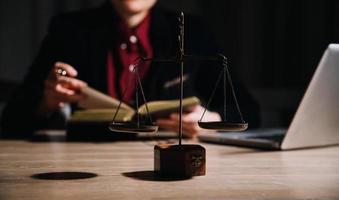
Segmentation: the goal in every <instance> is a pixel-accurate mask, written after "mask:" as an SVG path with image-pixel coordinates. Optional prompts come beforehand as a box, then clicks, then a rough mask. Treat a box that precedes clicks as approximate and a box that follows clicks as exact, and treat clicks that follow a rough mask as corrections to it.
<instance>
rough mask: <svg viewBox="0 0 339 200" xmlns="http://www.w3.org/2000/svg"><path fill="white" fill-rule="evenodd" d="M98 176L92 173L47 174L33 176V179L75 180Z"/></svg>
mask: <svg viewBox="0 0 339 200" xmlns="http://www.w3.org/2000/svg"><path fill="white" fill-rule="evenodd" d="M97 176H98V175H97V174H94V173H90V172H47V173H40V174H33V175H32V176H31V178H33V179H42V180H75V179H88V178H94V177H97Z"/></svg>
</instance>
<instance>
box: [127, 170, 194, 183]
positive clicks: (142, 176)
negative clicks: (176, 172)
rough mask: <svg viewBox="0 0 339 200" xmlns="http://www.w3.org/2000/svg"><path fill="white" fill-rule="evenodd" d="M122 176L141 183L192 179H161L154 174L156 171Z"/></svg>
mask: <svg viewBox="0 0 339 200" xmlns="http://www.w3.org/2000/svg"><path fill="white" fill-rule="evenodd" d="M121 174H122V175H123V176H125V177H129V178H132V179H134V180H141V181H159V182H162V181H163V182H168V181H184V180H188V179H191V177H160V176H157V175H156V174H155V173H154V171H135V172H124V173H121Z"/></svg>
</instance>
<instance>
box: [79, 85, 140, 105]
mask: <svg viewBox="0 0 339 200" xmlns="http://www.w3.org/2000/svg"><path fill="white" fill-rule="evenodd" d="M81 92H82V93H83V94H85V95H86V99H84V100H82V101H80V102H79V107H81V108H86V109H93V108H117V107H118V105H119V103H120V101H119V100H117V99H115V98H112V97H110V96H108V95H106V94H104V93H102V92H100V91H98V90H95V89H93V88H91V87H85V88H83V89H82V90H81ZM121 108H122V109H126V110H134V109H133V108H131V107H130V106H128V105H127V104H125V103H122V104H121Z"/></svg>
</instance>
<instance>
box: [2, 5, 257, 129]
mask: <svg viewBox="0 0 339 200" xmlns="http://www.w3.org/2000/svg"><path fill="white" fill-rule="evenodd" d="M115 18H116V15H115V14H114V9H113V8H112V5H111V4H110V3H108V2H106V3H105V4H104V5H103V6H101V7H99V8H94V9H91V10H86V11H80V12H73V13H68V14H63V15H60V16H57V17H55V18H54V19H53V20H52V22H51V24H50V27H49V30H48V33H47V36H46V37H45V39H44V41H43V43H42V46H41V49H40V51H39V53H38V55H37V57H36V58H35V60H34V62H33V64H32V66H31V67H30V70H29V72H28V74H27V75H26V77H25V79H24V82H23V84H22V86H21V87H20V89H19V90H18V91H17V92H16V93H15V95H14V96H13V97H12V99H11V100H10V102H8V104H7V106H6V108H5V109H4V112H3V118H2V128H3V131H5V132H8V133H10V134H14V133H19V134H28V133H31V132H32V131H34V130H36V129H39V128H46V127H48V124H49V123H50V121H51V118H53V116H46V117H45V118H43V119H42V118H37V117H36V115H35V113H36V110H37V107H38V105H39V103H40V101H41V99H42V96H43V87H44V80H45V79H46V78H47V75H48V73H49V72H50V70H51V67H52V66H53V64H54V63H55V62H57V61H62V62H65V63H69V64H70V65H72V66H74V67H75V68H76V70H77V71H78V78H79V79H82V80H84V81H86V82H87V83H88V84H89V85H90V86H92V87H94V88H96V89H98V90H100V91H102V92H107V86H106V84H107V80H106V56H107V51H108V50H109V49H110V48H111V47H112V45H114V35H115V34H116V33H115V31H116V30H114V29H113V28H112V27H113V26H112V22H113V21H114V20H115ZM177 25H178V22H177V14H176V13H171V12H168V11H165V10H162V9H161V8H159V7H158V6H157V5H156V6H155V7H154V8H153V9H152V11H151V30H150V39H151V44H152V47H153V51H154V56H155V57H166V56H174V55H176V52H177V49H178V40H177V37H178V36H177V35H178V28H177ZM206 32H207V31H206V28H205V27H204V26H203V25H202V24H201V22H199V21H197V20H196V19H194V18H192V17H186V19H185V52H186V53H187V54H196V55H216V54H217V53H219V51H218V49H217V48H216V46H215V45H214V43H213V39H212V37H211V36H210V35H208V34H207V33H206ZM179 69H180V68H179V66H178V64H173V63H171V64H169V63H161V64H159V63H152V64H151V66H150V70H149V73H148V74H147V76H146V77H144V80H143V87H144V90H145V94H146V96H147V100H156V99H174V98H178V97H179V90H178V85H175V86H172V87H166V85H168V84H166V83H167V82H169V81H171V80H174V79H176V78H178V76H179ZM220 69H221V65H218V64H216V63H213V62H202V63H197V62H190V63H186V64H185V72H184V73H185V74H186V75H187V76H188V79H187V80H186V81H185V85H184V96H192V95H195V96H198V97H200V98H201V99H202V101H203V102H206V101H207V99H208V98H209V96H210V94H211V90H212V88H213V86H214V84H215V81H216V79H217V76H218V74H219V73H220ZM233 76H234V75H233ZM233 79H234V80H233V81H234V85H235V89H236V94H237V96H238V100H239V103H240V107H241V110H242V112H243V115H244V118H245V120H247V121H248V122H249V124H250V127H256V126H257V125H258V124H259V108H258V104H257V103H255V101H254V100H253V98H252V97H251V96H250V94H249V93H248V91H247V90H246V89H245V88H244V87H243V86H242V84H241V83H240V82H239V81H238V80H237V78H236V77H235V76H234V77H233ZM222 91H223V90H222V85H220V86H219V88H218V90H217V92H216V96H215V97H214V99H213V101H212V103H211V107H210V108H209V109H210V110H215V111H218V112H220V113H221V114H222V110H223V109H222V105H223V104H222V102H223V95H222ZM228 91H229V90H228ZM231 97H232V96H231V95H230V93H229V94H228V99H232V98H231ZM228 102H229V105H228V107H227V109H228V110H227V113H228V116H229V117H228V119H230V120H234V121H236V120H238V119H239V117H238V115H237V114H236V112H235V105H234V104H233V103H234V102H233V103H232V101H228Z"/></svg>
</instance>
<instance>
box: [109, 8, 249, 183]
mask: <svg viewBox="0 0 339 200" xmlns="http://www.w3.org/2000/svg"><path fill="white" fill-rule="evenodd" d="M178 20H179V36H178V40H179V51H178V54H177V56H176V57H174V58H144V57H139V58H137V59H136V60H135V61H134V63H133V67H134V68H133V72H134V76H135V79H134V80H135V85H136V89H135V98H136V108H138V106H139V105H138V104H139V99H138V98H139V97H138V96H139V89H140V92H141V96H142V98H143V101H144V103H145V107H146V112H147V118H148V119H149V124H145V123H142V122H141V121H140V117H139V113H138V111H137V114H136V122H116V121H115V118H116V116H117V114H118V112H119V110H120V107H121V103H122V101H120V103H119V105H118V108H117V110H116V112H115V114H114V117H113V121H112V123H111V124H110V125H109V129H110V130H111V131H113V132H120V133H121V132H125V133H155V132H157V131H158V126H157V125H155V124H154V123H153V121H152V118H151V115H150V113H149V109H148V106H147V101H146V97H145V94H144V91H143V88H142V84H141V80H140V76H139V73H138V65H139V64H140V62H147V61H152V62H159V63H161V62H163V63H169V62H172V63H180V68H181V69H180V100H179V113H180V114H179V134H178V137H179V144H177V145H175V144H158V145H155V147H154V171H155V173H156V174H157V175H159V176H161V177H192V176H200V175H205V173H206V167H205V164H206V151H205V148H204V147H202V146H201V145H197V144H182V142H181V141H182V136H183V134H182V113H183V106H182V99H183V72H184V63H185V62H186V61H219V62H221V64H222V69H221V71H220V74H219V76H218V79H217V81H216V83H215V86H214V89H213V90H212V93H211V96H210V98H209V100H208V102H207V105H206V108H205V110H204V112H203V114H202V116H201V118H200V120H199V121H198V125H199V126H200V127H201V128H203V129H210V130H217V131H244V130H246V129H247V127H248V123H246V122H245V121H244V120H243V116H242V114H241V111H240V107H239V104H238V101H237V98H236V95H235V92H234V88H233V84H232V80H231V76H230V72H229V70H228V66H227V58H226V57H225V56H224V55H222V54H218V55H217V56H194V55H186V54H185V53H184V13H183V12H181V13H180V16H179V17H178ZM221 77H223V80H224V85H223V87H224V91H223V93H224V115H223V121H208V122H203V121H202V120H203V117H204V114H205V112H206V110H207V109H208V107H209V105H210V103H211V101H212V99H213V97H214V94H215V91H216V89H217V86H218V84H219V82H220V80H221ZM227 80H228V83H229V84H230V88H231V91H232V96H233V98H234V100H235V104H236V108H237V111H238V114H239V116H240V122H228V121H227V120H226V82H227ZM129 82H131V81H129ZM128 84H129V83H128ZM127 87H128V86H127ZM127 87H126V89H125V91H124V92H123V95H122V99H123V98H124V95H125V92H126V90H127ZM136 110H138V109H136Z"/></svg>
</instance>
